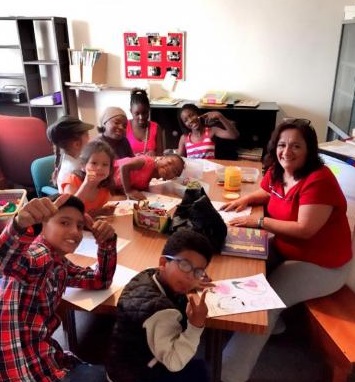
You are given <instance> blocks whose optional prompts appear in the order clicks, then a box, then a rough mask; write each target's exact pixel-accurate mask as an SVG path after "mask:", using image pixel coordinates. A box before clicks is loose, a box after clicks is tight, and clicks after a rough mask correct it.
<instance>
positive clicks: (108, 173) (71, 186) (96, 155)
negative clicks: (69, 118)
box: [62, 140, 114, 217]
mask: <svg viewBox="0 0 355 382" xmlns="http://www.w3.org/2000/svg"><path fill="white" fill-rule="evenodd" d="M79 159H80V164H81V169H80V170H77V171H74V172H72V173H71V174H70V175H68V177H67V178H66V179H65V180H64V181H63V184H62V187H63V191H64V192H65V193H67V194H72V195H75V196H77V197H78V198H80V199H81V200H82V201H83V202H84V205H85V211H86V212H88V213H89V214H90V215H91V216H93V217H95V216H98V215H111V214H112V213H113V210H114V207H113V206H105V207H104V205H105V204H106V203H107V202H108V201H109V199H110V197H111V189H112V185H113V183H112V181H113V159H114V154H113V151H112V149H111V147H110V146H109V145H108V144H107V143H105V142H101V141H99V140H93V141H91V142H89V143H88V144H87V145H86V146H85V147H84V149H83V151H82V153H81V154H80V158H79Z"/></svg>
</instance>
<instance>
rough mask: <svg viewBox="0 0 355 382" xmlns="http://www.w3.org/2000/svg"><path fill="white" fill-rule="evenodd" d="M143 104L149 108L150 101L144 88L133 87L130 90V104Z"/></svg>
mask: <svg viewBox="0 0 355 382" xmlns="http://www.w3.org/2000/svg"><path fill="white" fill-rule="evenodd" d="M138 104H139V105H144V106H146V107H147V108H148V109H150V102H149V98H148V95H147V92H146V91H145V90H144V89H139V88H134V89H132V90H131V100H130V106H131V107H132V106H133V105H138Z"/></svg>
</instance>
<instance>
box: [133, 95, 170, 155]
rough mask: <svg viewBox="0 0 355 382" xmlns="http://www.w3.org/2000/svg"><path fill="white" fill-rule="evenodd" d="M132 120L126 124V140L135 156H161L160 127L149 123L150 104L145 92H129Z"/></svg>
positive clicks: (154, 123)
mask: <svg viewBox="0 0 355 382" xmlns="http://www.w3.org/2000/svg"><path fill="white" fill-rule="evenodd" d="M130 106H131V109H130V110H131V114H132V118H133V119H132V120H129V121H128V124H127V139H128V141H129V143H130V145H131V147H132V150H133V152H134V154H135V155H151V156H156V155H162V153H163V142H162V134H161V129H160V126H159V125H158V124H157V123H156V122H152V121H149V114H150V103H149V99H148V96H147V93H146V91H145V90H142V89H133V90H132V92H131V101H130Z"/></svg>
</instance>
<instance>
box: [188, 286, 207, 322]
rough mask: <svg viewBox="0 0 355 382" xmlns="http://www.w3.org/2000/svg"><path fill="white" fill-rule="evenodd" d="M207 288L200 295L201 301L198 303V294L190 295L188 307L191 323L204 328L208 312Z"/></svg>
mask: <svg viewBox="0 0 355 382" xmlns="http://www.w3.org/2000/svg"><path fill="white" fill-rule="evenodd" d="M207 291H208V290H207V289H205V290H204V291H203V292H202V295H201V297H200V301H199V303H198V304H196V302H195V300H194V297H197V296H189V302H188V304H187V307H186V314H187V319H188V320H189V322H190V324H191V325H194V326H196V327H198V328H202V327H203V326H205V321H206V317H207V313H208V309H207V305H206V302H205V299H206V293H207Z"/></svg>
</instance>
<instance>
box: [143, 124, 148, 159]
mask: <svg viewBox="0 0 355 382" xmlns="http://www.w3.org/2000/svg"><path fill="white" fill-rule="evenodd" d="M148 134H149V126H147V127H146V128H145V137H144V148H143V155H145V154H146V152H147V144H148Z"/></svg>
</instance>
